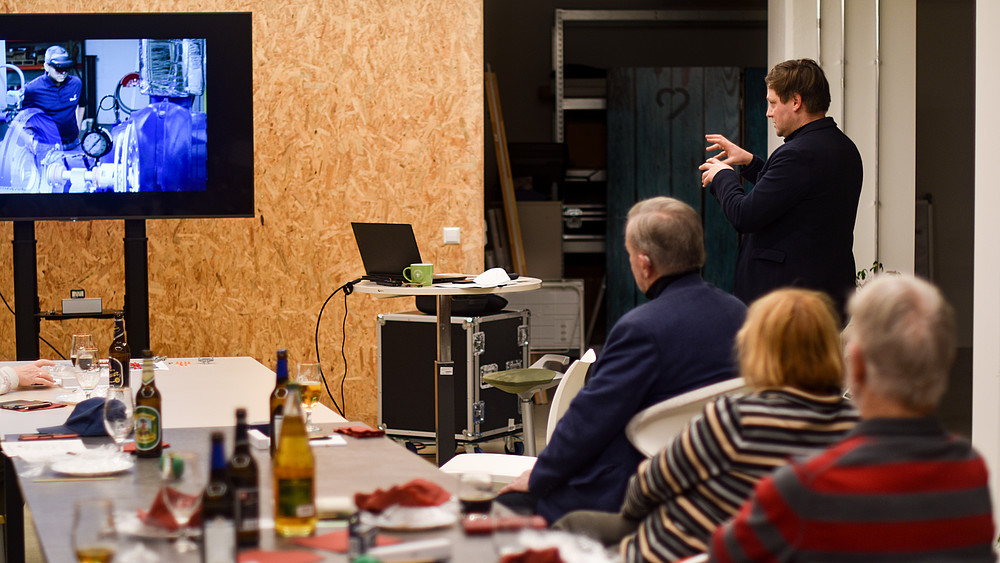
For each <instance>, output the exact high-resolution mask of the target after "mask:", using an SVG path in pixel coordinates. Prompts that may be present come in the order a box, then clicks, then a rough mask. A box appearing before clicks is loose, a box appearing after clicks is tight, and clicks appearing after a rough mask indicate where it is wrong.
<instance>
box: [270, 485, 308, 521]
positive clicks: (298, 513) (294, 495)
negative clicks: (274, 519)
mask: <svg viewBox="0 0 1000 563" xmlns="http://www.w3.org/2000/svg"><path fill="white" fill-rule="evenodd" d="M277 515H278V516H285V517H291V518H309V517H311V516H315V515H316V505H315V504H313V480H312V479H311V478H309V479H279V480H278V510H277Z"/></svg>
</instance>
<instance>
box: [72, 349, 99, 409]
mask: <svg viewBox="0 0 1000 563" xmlns="http://www.w3.org/2000/svg"><path fill="white" fill-rule="evenodd" d="M100 380H101V364H100V358H99V356H98V355H97V348H94V347H93V346H81V347H80V348H78V349H77V357H76V381H77V383H79V384H80V389H82V390H83V392H84V394H85V395H86V397H85V398H86V399H89V398H90V394H91V393H92V392H93V391H94V388H95V387H97V382H98V381H100Z"/></svg>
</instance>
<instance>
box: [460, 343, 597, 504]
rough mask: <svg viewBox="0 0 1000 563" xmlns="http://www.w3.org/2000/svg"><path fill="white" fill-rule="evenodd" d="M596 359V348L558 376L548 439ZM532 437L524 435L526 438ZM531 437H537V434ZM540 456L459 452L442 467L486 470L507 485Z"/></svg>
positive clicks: (548, 422)
mask: <svg viewBox="0 0 1000 563" xmlns="http://www.w3.org/2000/svg"><path fill="white" fill-rule="evenodd" d="M596 359H597V354H595V353H594V351H593V350H587V353H586V354H584V355H583V357H582V358H580V359H579V360H576V361H575V362H573V363H572V364H570V366H569V368H568V369H567V370H566V373H564V374H562V376H561V377H559V378H557V379H558V381H559V383H558V385H557V386H556V392H555V394H554V395H553V396H552V402H551V403H550V404H549V418H548V421H547V423H546V425H545V441H546V443H547V442H548V441H549V438H551V437H552V433H553V432H555V429H556V423H557V422H558V421H559V419H560V418H562V416H563V415H564V414H566V409H568V408H569V404H570V402H571V401H572V400H573V397H575V396H576V394H577V393H579V392H580V389H583V384H584V382H585V381H586V379H587V371H588V370H589V369H590V365H591V364H592V363H594V361H595V360H596ZM528 439H529V438H528V437H527V436H525V441H527V440H528ZM530 439H532V440H534V436H532V437H531V438H530ZM536 459H538V458H536V457H535V456H531V455H510V454H494V453H475V454H459V455H456V456H455V457H453V458H451V459H449V460H448V461H447V462H445V464H444V465H442V466H441V471H444V472H445V473H452V474H458V473H487V474H489V475H490V476H491V477H492V478H493V482H494V483H498V484H507V483H510V482H511V481H513V480H514V479H516V478H517V477H518V476H519V475H520V474H522V473H524V472H525V471H527V470H528V469H531V468H532V467H533V466H534V465H535V460H536Z"/></svg>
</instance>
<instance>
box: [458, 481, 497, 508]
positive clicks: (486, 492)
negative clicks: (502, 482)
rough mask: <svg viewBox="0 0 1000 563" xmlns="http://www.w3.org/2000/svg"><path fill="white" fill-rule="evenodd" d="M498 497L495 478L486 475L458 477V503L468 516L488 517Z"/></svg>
mask: <svg viewBox="0 0 1000 563" xmlns="http://www.w3.org/2000/svg"><path fill="white" fill-rule="evenodd" d="M496 497H497V493H496V491H494V490H493V478H492V477H490V476H489V475H488V474H486V473H462V474H461V475H459V477H458V502H459V503H460V504H461V505H462V513H463V514H465V515H466V516H476V517H486V516H488V515H489V513H490V508H491V507H492V506H493V499H495V498H496Z"/></svg>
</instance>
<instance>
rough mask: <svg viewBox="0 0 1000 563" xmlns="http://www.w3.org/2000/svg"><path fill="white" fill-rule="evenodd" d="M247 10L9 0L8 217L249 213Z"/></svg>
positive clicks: (0, 180) (4, 23) (5, 41)
mask: <svg viewBox="0 0 1000 563" xmlns="http://www.w3.org/2000/svg"><path fill="white" fill-rule="evenodd" d="M251 41H252V29H251V14H250V13H249V12H230V13H198V12H178V13H129V14H115V13H111V14H102V13H92V14H0V45H2V60H0V64H2V65H3V66H4V68H5V69H6V73H5V74H6V77H5V81H6V88H5V91H6V100H5V102H0V111H2V117H0V220H36V221H37V220H84V219H148V218H168V217H188V218H195V217H252V216H253V214H254V201H253V198H254V189H253V188H254V186H253V182H254V178H253V127H252V112H253V80H252V72H253V53H252V44H251Z"/></svg>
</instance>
